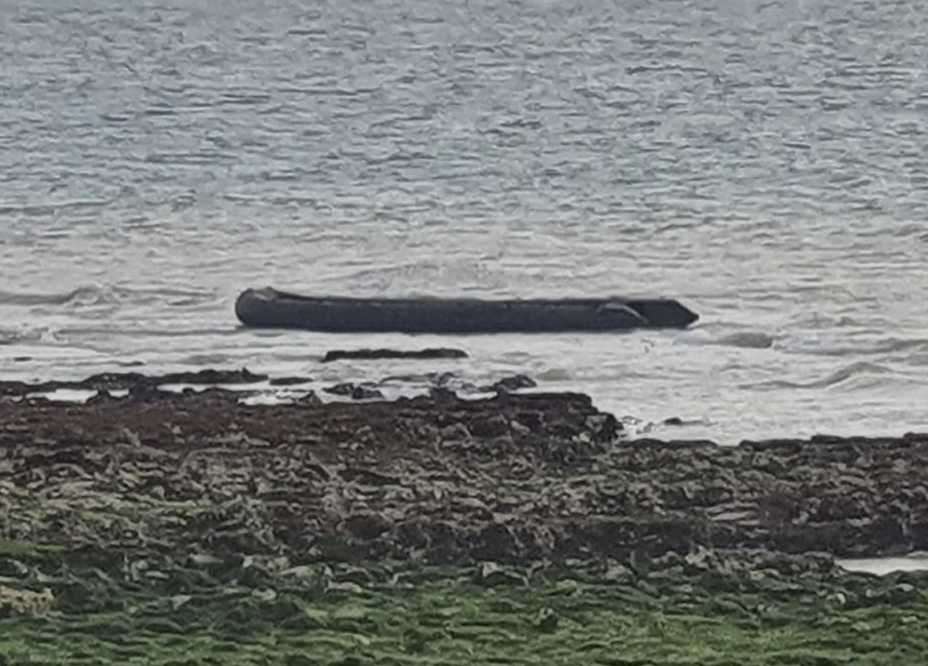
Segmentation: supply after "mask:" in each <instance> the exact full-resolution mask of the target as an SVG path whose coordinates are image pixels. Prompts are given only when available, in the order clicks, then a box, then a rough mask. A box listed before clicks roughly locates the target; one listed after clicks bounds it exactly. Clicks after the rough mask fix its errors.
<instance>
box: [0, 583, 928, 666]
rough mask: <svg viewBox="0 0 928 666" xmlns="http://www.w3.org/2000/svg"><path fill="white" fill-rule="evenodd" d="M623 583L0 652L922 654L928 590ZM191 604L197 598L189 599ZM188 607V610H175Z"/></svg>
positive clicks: (125, 632) (24, 620) (109, 636)
mask: <svg viewBox="0 0 928 666" xmlns="http://www.w3.org/2000/svg"><path fill="white" fill-rule="evenodd" d="M627 592H628V586H627V585H613V584H599V585H597V584H587V583H580V584H576V583H575V584H574V585H573V590H572V591H570V592H567V593H565V589H564V585H563V584H561V585H558V584H557V583H550V582H549V583H543V584H539V585H530V586H508V587H507V586H495V587H492V588H487V587H482V586H477V585H472V584H462V583H461V582H459V580H454V579H449V580H447V581H444V582H438V583H436V582H428V583H423V584H421V585H417V586H415V587H413V588H412V589H404V590H392V591H389V590H374V589H363V590H362V591H361V592H360V593H358V594H345V593H340V592H337V593H327V594H321V595H320V594H316V593H292V592H282V593H278V594H275V595H274V596H273V598H272V597H271V595H270V594H265V595H264V596H261V597H256V596H254V595H248V596H243V597H238V598H235V597H230V596H229V595H221V594H216V595H212V596H204V597H202V598H197V599H192V600H190V601H188V602H187V603H185V604H184V605H183V606H182V607H181V608H180V609H179V611H178V612H176V613H175V612H172V611H171V610H170V608H171V606H170V604H164V605H162V607H161V608H162V611H161V612H159V613H155V612H151V611H149V612H144V613H143V612H139V611H138V610H137V609H136V610H133V608H130V609H128V610H126V611H123V612H90V613H74V612H62V611H60V610H58V611H55V610H53V611H51V612H49V613H47V614H45V615H44V616H39V617H9V618H6V619H4V620H0V655H2V657H0V664H10V665H12V664H26V663H68V664H82V663H83V664H92V663H93V664H107V665H108V664H117V663H118V664H150V663H157V664H189V665H191V666H193V665H201V664H218V663H223V664H242V665H245V664H249V665H250V664H277V663H284V664H371V665H373V664H423V665H425V664H430V665H431V664H434V665H438V664H577V663H584V664H614V665H619V664H622V665H631V664H692V665H694V666H695V665H696V664H714V665H721V664H745V665H757V666H761V665H763V666H768V665H770V666H772V665H774V664H815V665H832V664H835V665H836V664H887V663H894V664H910V663H911V664H918V663H921V659H922V658H923V655H924V654H928V595H926V594H925V593H924V592H917V593H916V594H914V595H913V596H912V597H911V599H910V600H909V601H908V602H906V603H903V604H899V603H890V602H888V601H878V602H876V603H873V604H870V605H868V606H866V607H860V608H834V607H833V606H829V604H828V603H827V599H825V598H824V597H818V598H816V599H813V600H808V599H805V600H802V599H799V598H796V599H793V600H792V601H782V600H779V601H778V600H775V599H767V600H766V601H767V602H768V603H769V604H772V605H776V606H778V608H779V611H780V612H779V614H778V615H777V616H775V617H772V618H771V617H769V614H768V613H766V612H765V606H764V605H763V604H760V605H757V606H753V607H752V606H749V605H741V606H739V605H737V604H734V603H729V604H718V603H713V599H712V597H711V595H705V596H704V598H703V599H702V600H701V601H700V602H699V604H698V608H697V609H696V612H693V611H692V610H691V611H688V612H681V611H680V610H679V605H680V604H679V599H677V598H674V597H672V596H666V595H661V596H660V597H657V598H656V599H654V600H652V601H653V602H654V603H649V604H642V603H640V602H639V601H637V600H635V599H634V597H630V596H629V595H628V594H627ZM190 609H193V610H195V612H190ZM185 610H186V611H187V612H182V611H185Z"/></svg>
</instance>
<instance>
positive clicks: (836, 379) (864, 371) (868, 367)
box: [741, 361, 893, 390]
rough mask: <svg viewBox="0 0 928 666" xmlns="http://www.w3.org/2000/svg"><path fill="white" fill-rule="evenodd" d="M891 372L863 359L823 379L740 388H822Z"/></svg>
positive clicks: (769, 382)
mask: <svg viewBox="0 0 928 666" xmlns="http://www.w3.org/2000/svg"><path fill="white" fill-rule="evenodd" d="M888 374H893V370H892V369H890V368H887V367H886V366H883V365H877V364H876V363H867V362H864V361H861V362H857V363H851V364H850V365H847V366H845V367H843V368H840V369H838V370H836V371H835V372H833V373H831V374H830V375H828V376H827V377H824V378H823V379H816V380H813V381H811V382H792V381H788V380H785V379H775V380H772V381H766V382H758V383H755V384H746V385H742V387H741V388H745V389H756V390H776V389H822V388H829V387H831V386H836V385H837V384H841V383H843V382H846V381H847V380H849V379H851V378H853V377H858V376H862V375H888Z"/></svg>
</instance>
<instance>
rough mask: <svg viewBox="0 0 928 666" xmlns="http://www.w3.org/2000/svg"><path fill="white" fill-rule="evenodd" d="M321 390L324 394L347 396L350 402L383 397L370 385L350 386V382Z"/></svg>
mask: <svg viewBox="0 0 928 666" xmlns="http://www.w3.org/2000/svg"><path fill="white" fill-rule="evenodd" d="M322 390H323V391H325V392H326V393H331V394H332V395H341V396H348V397H350V398H351V399H352V400H372V399H378V400H379V399H382V398H383V397H384V396H383V393H382V392H381V391H380V390H379V389H377V388H375V387H373V386H371V385H370V384H352V383H351V382H345V383H342V384H336V385H334V386H329V387H327V388H324V389H322Z"/></svg>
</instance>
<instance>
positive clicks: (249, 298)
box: [235, 288, 699, 333]
mask: <svg viewBox="0 0 928 666" xmlns="http://www.w3.org/2000/svg"><path fill="white" fill-rule="evenodd" d="M235 313H236V315H237V316H238V318H239V320H240V321H241V322H242V323H243V324H245V325H246V326H252V327H263V328H291V329H304V330H311V331H325V332H331V333H376V332H402V333H517V332H522V333H553V332H559V331H619V330H631V329H636V328H685V327H687V326H689V325H690V324H692V323H693V322H695V321H696V320H697V319H698V318H699V316H698V315H697V314H696V313H694V312H692V311H691V310H689V309H688V308H686V307H685V306H683V305H681V304H680V303H679V302H677V301H675V300H672V299H624V298H589V299H578V298H565V299H525V300H520V299H511V300H482V299H474V298H395V299H394V298H347V297H338V296H331V297H330V296H300V295H298V294H290V293H285V292H281V291H277V290H276V289H271V288H265V289H246V290H245V291H243V292H242V293H241V294H240V295H239V297H238V299H237V300H236V302H235Z"/></svg>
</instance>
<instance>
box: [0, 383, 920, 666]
mask: <svg viewBox="0 0 928 666" xmlns="http://www.w3.org/2000/svg"><path fill="white" fill-rule="evenodd" d="M126 377H127V376H125V375H123V376H109V377H102V376H98V377H97V378H95V379H94V380H93V381H92V382H89V384H88V382H87V381H85V382H83V383H80V384H81V386H82V387H83V388H87V387H88V385H89V386H92V387H93V388H95V389H98V390H100V393H99V394H98V395H97V396H96V397H94V398H91V399H90V400H88V401H87V402H85V403H65V402H55V401H51V400H48V399H46V398H36V397H27V396H30V395H32V394H33V393H35V390H36V389H35V387H28V386H11V385H4V386H2V387H0V395H5V396H7V397H5V398H0V618H4V619H0V629H3V627H4V626H6V629H7V630H8V631H6V632H4V631H0V664H4V663H26V662H27V661H30V660H31V663H35V662H36V660H37V659H38V660H39V661H42V660H45V663H88V664H89V663H116V662H117V661H118V662H119V663H150V662H149V661H145V659H147V658H152V657H151V655H152V654H154V653H153V652H152V650H154V651H155V652H156V653H157V654H158V655H159V656H158V659H161V661H158V662H157V663H219V661H223V662H225V663H307V664H309V663H344V664H348V663H356V664H362V663H371V664H374V663H409V662H410V661H412V660H413V658H412V657H413V656H415V660H417V661H418V663H462V662H463V661H468V660H469V661H471V662H474V661H475V660H476V663H491V662H493V661H494V660H495V661H499V660H500V659H502V656H500V655H508V656H507V657H506V659H503V660H505V661H507V663H613V664H617V663H623V664H627V663H638V664H645V663H817V664H818V663H821V664H830V663H848V658H849V656H855V655H856V657H859V659H858V660H857V661H853V662H852V663H915V662H909V661H906V659H908V658H909V655H910V654H922V655H923V654H925V650H926V649H928V602H926V592H925V591H926V590H928V578H926V576H925V575H923V574H920V573H909V574H894V575H892V576H887V577H875V576H871V575H867V574H860V573H852V572H848V571H845V570H844V569H842V568H841V567H839V566H838V565H837V564H836V563H835V559H834V558H835V557H847V556H881V555H897V554H904V553H909V552H912V551H919V550H928V435H919V434H907V435H904V436H900V437H886V438H869V439H865V438H837V437H825V436H822V437H817V438H813V439H812V440H771V441H759V442H742V443H741V444H740V445H739V446H735V447H721V446H717V445H715V444H713V443H712V442H708V441H670V442H664V441H657V440H642V439H637V440H635V439H629V438H627V437H622V434H623V433H622V425H621V423H619V422H618V421H617V420H616V419H615V418H614V417H613V416H612V415H610V414H606V413H603V412H600V411H599V410H598V409H597V408H596V407H595V406H594V405H593V403H592V401H591V400H590V399H589V398H588V397H587V396H585V395H581V394H569V393H563V394H551V393H518V392H509V391H506V390H503V389H502V388H498V392H497V393H496V395H495V396H494V397H489V398H482V399H462V398H461V397H459V396H457V395H456V394H454V393H453V392H451V391H447V390H434V391H432V393H431V395H429V396H423V397H419V398H413V399H400V400H397V401H392V402H388V401H377V400H375V401H368V402H363V403H352V402H341V403H329V404H322V403H320V402H319V401H318V400H311V399H308V400H303V401H301V402H299V403H296V404H289V405H243V404H241V402H240V401H239V399H238V396H237V394H236V393H234V392H231V391H226V390H221V389H215V388H213V389H208V390H205V391H202V392H185V393H169V392H166V391H162V390H160V389H159V388H158V386H159V384H161V383H170V382H164V381H163V378H160V379H159V380H156V379H153V378H145V377H144V376H141V375H140V376H137V377H136V376H133V377H132V378H131V379H127V378H126ZM256 377H261V378H264V379H267V378H266V377H264V376H260V375H252V374H250V373H247V371H244V372H242V373H238V374H231V375H227V376H222V373H218V374H214V375H202V376H200V377H199V379H201V380H204V381H219V382H223V383H231V382H230V381H229V380H230V379H231V380H233V381H234V380H235V379H236V378H238V379H239V380H241V381H253V380H254V379H255V378H256ZM173 379H175V380H176V379H178V378H176V377H175V378H173ZM189 380H190V378H189V377H187V378H182V381H189ZM114 388H119V389H125V390H126V391H127V395H125V396H124V397H113V395H112V394H111V393H109V392H107V391H109V390H112V389H114ZM45 389H46V390H47V389H48V387H47V386H46V387H45ZM635 618H637V619H638V620H637V621H633V620H635ZM861 623H862V625H861ZM858 625H861V626H866V627H870V629H872V630H873V631H872V632H871V631H870V630H867V631H864V630H863V629H861V626H858ZM855 626H856V627H857V629H853V627H855ZM787 629H788V631H786V630H787ZM691 631H698V632H702V634H701V635H697V636H696V638H695V639H694V638H693V636H691V635H690V632H691ZM80 632H83V633H81V634H80V636H79V637H78V636H77V634H78V633H80ZM507 632H508V633H507ZM784 632H785V633H784ZM790 632H793V633H790ZM919 632H921V633H919ZM844 634H847V637H846V638H845V639H841V641H842V642H837V641H838V639H837V638H836V637H837V636H839V635H844ZM69 636H71V638H68V637H69ZM183 636H186V637H187V638H185V639H181V638H180V637H183ZM919 636H921V638H919ZM191 637H192V638H191ZM504 638H505V640H504ZM37 639H41V640H40V641H38V642H37ZM272 639H273V640H272ZM693 640H696V641H697V643H699V645H700V646H701V647H699V650H697V651H694V649H695V648H694V647H693V646H694V643H693ZM178 641H179V642H178ZM185 641H186V642H185ZM191 641H192V642H191ZM765 641H766V643H765ZM849 641H850V642H849ZM854 641H856V642H854ZM861 641H863V642H861ZM497 643H498V644H499V645H500V646H502V644H503V643H505V645H506V646H508V647H505V649H504V648H503V647H499V650H497V651H496V652H494V651H493V650H492V649H491V647H492V645H494V644H497ZM245 644H247V646H246V647H247V649H246V648H245V647H242V646H243V645H245ZM619 644H621V645H623V646H624V648H623V650H622V651H621V652H619V653H617V652H616V646H617V645H619ZM759 644H765V645H768V647H769V648H770V649H769V650H768V651H767V652H757V651H756V647H757V645H759ZM43 645H44V646H46V647H41V646H43ZM172 645H173V646H174V647H172ZM236 645H238V646H239V648H236V650H235V651H234V654H233V653H232V652H230V653H229V654H227V655H226V656H223V657H222V658H221V659H220V660H219V661H215V660H214V661H211V659H212V658H213V657H211V656H210V655H215V654H218V653H216V651H217V650H219V651H220V652H222V651H223V650H225V651H229V650H231V649H232V648H231V647H230V646H236ZM520 645H521V646H522V647H521V648H520V647H519V646H520ZM530 646H534V648H531V649H529V648H530ZM674 646H676V647H674ZM175 648H176V649H175ZM535 648H537V650H536V649H535ZM500 650H503V651H502V652H500ZM533 650H534V651H533ZM849 650H851V652H849ZM468 651H469V652H468ZM919 651H921V652H919ZM736 653H737V654H740V655H741V657H739V658H734V657H732V655H733V654H736ZM742 653H743V654H742ZM467 654H470V655H471V656H470V657H467ZM578 654H582V655H584V656H583V657H582V658H579V657H577V655H578ZM887 654H892V655H895V657H896V658H895V659H893V660H890V661H879V660H876V659H877V657H878V656H879V655H882V656H883V657H885V656H886V655H887ZM3 655H6V656H3ZM273 655H276V656H273ZM481 655H482V656H481ZM687 655H689V656H687ZM693 655H696V657H694V656H693ZM700 655H701V656H700ZM771 655H772V656H771ZM777 655H779V656H777ZM784 655H786V656H787V657H788V656H789V655H792V657H793V660H792V661H789V660H788V659H786V657H784ZM810 655H813V656H814V655H818V656H817V657H815V658H814V659H813V657H812V656H810ZM497 657H498V658H497ZM687 659H689V661H687ZM726 659H727V661H726ZM56 660H58V661H56ZM133 660H135V661H133Z"/></svg>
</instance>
